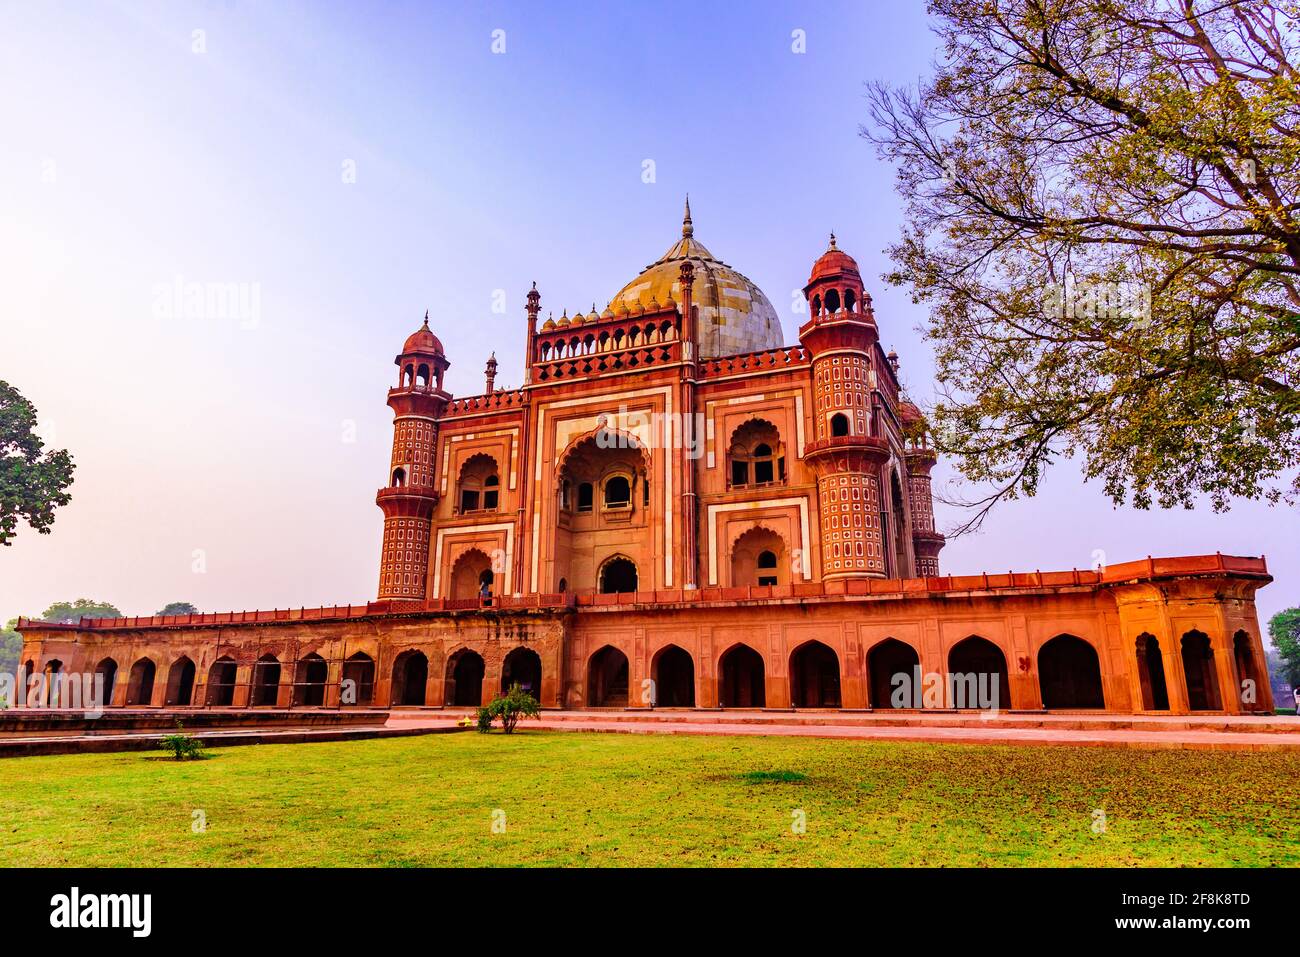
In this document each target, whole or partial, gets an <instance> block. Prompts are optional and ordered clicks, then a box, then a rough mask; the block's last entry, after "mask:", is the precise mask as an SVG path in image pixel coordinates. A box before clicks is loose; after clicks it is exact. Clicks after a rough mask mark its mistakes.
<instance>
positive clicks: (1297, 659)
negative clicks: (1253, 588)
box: [1268, 607, 1300, 688]
mask: <svg viewBox="0 0 1300 957" xmlns="http://www.w3.org/2000/svg"><path fill="white" fill-rule="evenodd" d="M1268 636H1269V638H1271V639H1272V640H1273V647H1274V648H1276V649H1277V653H1278V654H1279V655H1280V656H1281V657H1282V664H1283V667H1284V668H1285V678H1286V683H1287V687H1288V688H1300V607H1297V608H1288V609H1286V610H1285V611H1279V612H1278V613H1277V614H1276V615H1274V616H1273V617H1272V618H1270V619H1269V622H1268Z"/></svg>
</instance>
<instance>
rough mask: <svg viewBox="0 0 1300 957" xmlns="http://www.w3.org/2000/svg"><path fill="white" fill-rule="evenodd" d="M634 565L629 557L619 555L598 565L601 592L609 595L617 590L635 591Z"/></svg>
mask: <svg viewBox="0 0 1300 957" xmlns="http://www.w3.org/2000/svg"><path fill="white" fill-rule="evenodd" d="M636 585H637V577H636V565H634V564H633V563H632V560H631V559H630V558H624V557H622V556H621V555H620V556H618V557H617V558H611V559H610V560H609V561H607V562H605V564H604V565H602V566H601V567H600V590H601V593H602V594H605V595H611V594H614V593H618V592H628V593H630V592H634V591H636Z"/></svg>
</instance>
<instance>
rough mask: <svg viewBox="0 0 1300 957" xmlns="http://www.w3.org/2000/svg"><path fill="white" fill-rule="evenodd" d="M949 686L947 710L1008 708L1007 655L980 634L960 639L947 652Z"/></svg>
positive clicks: (1009, 694)
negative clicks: (950, 708) (949, 693)
mask: <svg viewBox="0 0 1300 957" xmlns="http://www.w3.org/2000/svg"><path fill="white" fill-rule="evenodd" d="M948 685H949V688H950V689H951V700H950V701H948V702H947V704H948V706H949V707H952V708H985V709H997V710H1005V709H1007V708H1009V707H1011V681H1010V679H1009V678H1008V675H1007V658H1006V655H1004V654H1002V649H1001V648H999V647H998V646H997V645H995V644H993V642H991V641H989V640H988V639H987V638H981V637H980V636H979V635H971V636H970V637H969V638H963V639H962V640H961V641H959V642H957V644H955V645H953V646H952V648H951V649H950V650H949V652H948ZM986 695H987V698H986V697H985V696H986Z"/></svg>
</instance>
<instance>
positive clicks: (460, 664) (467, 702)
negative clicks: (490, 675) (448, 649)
mask: <svg viewBox="0 0 1300 957" xmlns="http://www.w3.org/2000/svg"><path fill="white" fill-rule="evenodd" d="M483 671H484V666H483V656H482V655H480V654H479V653H478V652H476V651H470V650H469V649H468V648H462V649H461V650H460V651H458V652H456V653H455V654H453V655H452V656H451V657H450V658H448V659H447V683H446V685H445V686H444V688H443V697H442V700H443V701H444V702H445V703H447V704H448V705H455V706H456V707H458V708H477V707H479V706H480V705H482V704H483Z"/></svg>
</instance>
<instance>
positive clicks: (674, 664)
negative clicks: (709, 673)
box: [650, 645, 695, 708]
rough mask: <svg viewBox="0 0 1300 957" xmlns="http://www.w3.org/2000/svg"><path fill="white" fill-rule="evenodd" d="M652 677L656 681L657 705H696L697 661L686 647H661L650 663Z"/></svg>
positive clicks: (684, 706)
mask: <svg viewBox="0 0 1300 957" xmlns="http://www.w3.org/2000/svg"><path fill="white" fill-rule="evenodd" d="M650 677H651V678H653V679H654V683H655V700H654V704H655V706H656V707H659V708H694V707H695V661H694V659H692V658H691V655H690V652H688V651H687V650H686V649H685V648H680V647H678V646H677V645H665V646H664V647H663V648H660V649H659V651H658V653H657V654H656V655H655V656H654V660H653V661H652V662H651V663H650Z"/></svg>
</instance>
